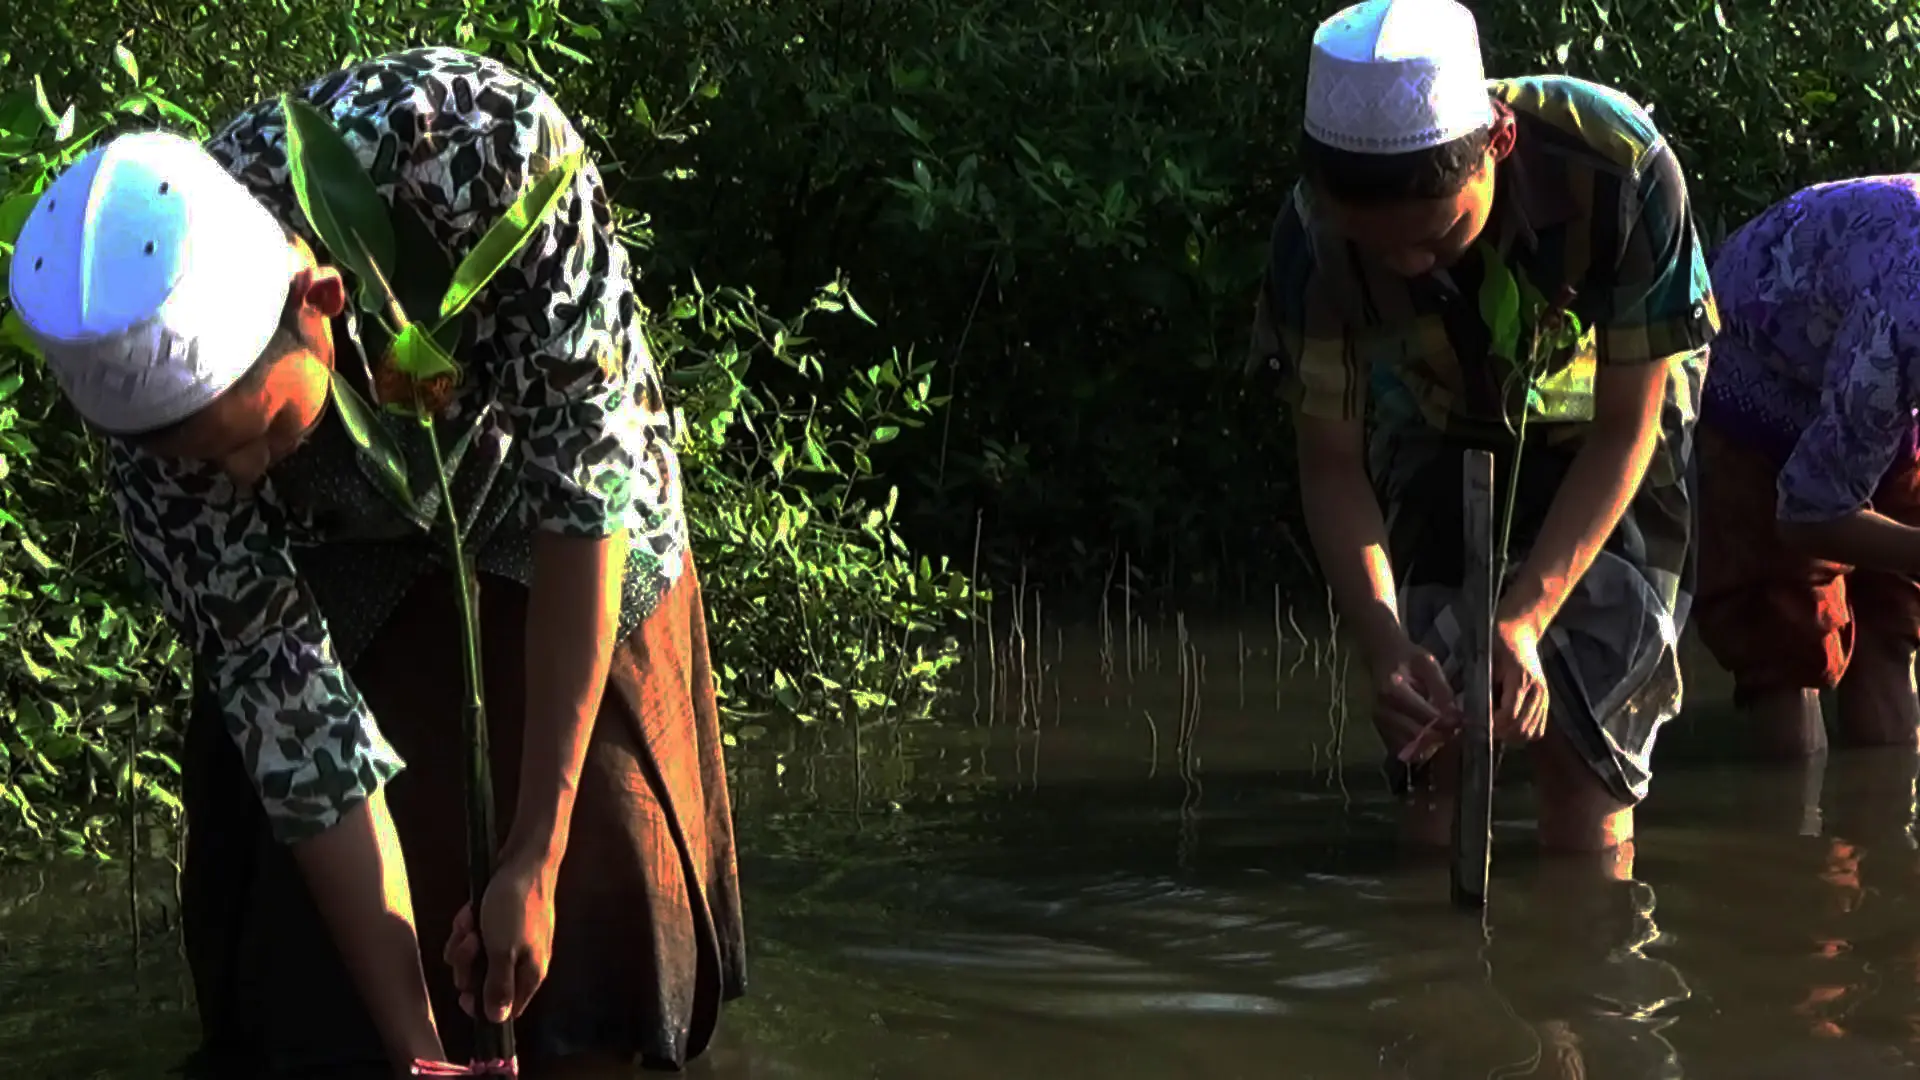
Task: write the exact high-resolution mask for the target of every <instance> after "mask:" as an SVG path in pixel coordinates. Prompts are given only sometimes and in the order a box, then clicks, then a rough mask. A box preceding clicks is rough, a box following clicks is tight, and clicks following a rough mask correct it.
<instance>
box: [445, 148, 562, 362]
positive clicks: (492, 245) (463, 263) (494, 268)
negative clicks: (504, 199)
mask: <svg viewBox="0 0 1920 1080" xmlns="http://www.w3.org/2000/svg"><path fill="white" fill-rule="evenodd" d="M579 171H580V151H579V150H575V151H573V152H572V153H569V154H567V155H566V156H564V157H562V158H561V159H560V160H559V161H558V162H555V163H554V166H553V168H551V169H548V170H547V171H546V172H545V173H544V174H542V175H541V177H540V179H538V180H536V181H534V182H533V183H532V184H530V185H528V187H527V190H525V191H523V192H521V193H520V197H519V198H518V199H516V200H514V203H513V205H512V206H509V207H507V212H506V213H505V214H502V215H501V217H500V220H498V221H496V222H494V223H493V226H492V227H491V228H489V229H488V230H487V234H486V235H485V236H482V237H481V238H480V242H479V243H477V244H475V245H474V246H473V250H472V251H469V252H467V257H466V258H464V259H462V260H460V265H459V266H457V267H455V268H454V270H453V281H452V283H451V284H449V285H448V286H447V295H446V296H445V297H444V298H443V299H442V300H441V301H440V321H441V323H442V324H443V325H444V324H445V322H446V321H447V320H448V319H451V318H453V317H454V316H455V315H458V314H460V312H461V311H462V310H464V309H465V308H466V306H467V305H468V304H469V303H472V302H473V298H474V296H476V295H477V294H478V293H479V292H480V290H481V289H484V288H486V285H487V282H489V281H491V280H493V276H494V275H495V274H497V273H499V272H500V268H501V267H503V266H505V265H507V263H508V262H509V261H510V260H512V258H513V257H514V256H515V255H517V254H519V253H520V249H521V248H523V247H525V246H526V244H527V241H528V240H529V239H531V238H532V237H533V234H534V232H535V231H536V230H538V229H539V228H540V225H541V223H542V222H544V221H545V220H546V219H547V216H548V215H549V214H551V213H553V209H554V207H555V206H557V205H559V202H560V196H561V194H562V193H564V192H565V191H566V190H567V188H568V186H569V185H571V184H572V183H573V177H574V174H575V173H577V172H579Z"/></svg>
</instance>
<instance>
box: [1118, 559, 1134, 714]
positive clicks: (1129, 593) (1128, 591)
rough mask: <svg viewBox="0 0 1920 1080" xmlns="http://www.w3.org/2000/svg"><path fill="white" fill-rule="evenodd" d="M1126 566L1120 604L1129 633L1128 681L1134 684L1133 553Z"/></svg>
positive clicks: (1122, 616) (1121, 586)
mask: <svg viewBox="0 0 1920 1080" xmlns="http://www.w3.org/2000/svg"><path fill="white" fill-rule="evenodd" d="M1126 566H1127V569H1126V575H1125V577H1124V578H1123V579H1122V580H1121V582H1120V597H1121V601H1120V602H1121V605H1122V606H1123V608H1124V609H1125V610H1124V611H1123V612H1122V613H1121V618H1122V625H1124V626H1125V627H1126V632H1127V641H1126V645H1127V681H1128V682H1132V681H1133V553H1132V552H1128V553H1127V555H1126Z"/></svg>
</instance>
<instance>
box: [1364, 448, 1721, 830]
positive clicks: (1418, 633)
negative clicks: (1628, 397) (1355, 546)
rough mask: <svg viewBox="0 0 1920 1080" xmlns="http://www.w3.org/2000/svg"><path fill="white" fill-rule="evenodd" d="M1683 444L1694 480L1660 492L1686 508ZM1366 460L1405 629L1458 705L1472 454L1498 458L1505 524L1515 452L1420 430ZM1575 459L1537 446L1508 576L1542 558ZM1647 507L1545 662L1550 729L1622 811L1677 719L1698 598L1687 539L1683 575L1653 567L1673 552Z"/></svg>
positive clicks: (1599, 561)
mask: <svg viewBox="0 0 1920 1080" xmlns="http://www.w3.org/2000/svg"><path fill="white" fill-rule="evenodd" d="M1675 434H1676V435H1677V436H1678V438H1677V439H1676V440H1675V441H1676V442H1677V443H1678V449H1680V450H1681V451H1683V453H1684V459H1683V460H1684V461H1685V462H1686V463H1687V470H1688V472H1687V475H1684V476H1682V477H1679V478H1676V479H1675V480H1674V481H1673V482H1670V483H1666V484H1662V485H1660V489H1661V491H1662V492H1663V493H1664V492H1670V491H1673V490H1678V491H1679V492H1680V493H1681V494H1682V495H1685V494H1686V493H1687V492H1689V491H1690V490H1691V489H1692V487H1693V484H1692V476H1691V468H1692V453H1691V439H1690V438H1689V437H1688V436H1689V435H1690V426H1688V427H1686V428H1683V429H1681V430H1679V431H1678V432H1676V433H1675ZM1369 449H1370V453H1369V456H1370V459H1371V460H1370V464H1371V472H1372V475H1373V478H1374V483H1375V486H1376V487H1377V488H1378V492H1379V495H1380V500H1381V504H1382V507H1383V508H1384V510H1385V512H1386V515H1387V532H1388V536H1389V540H1388V544H1389V549H1390V553H1391V556H1392V558H1393V562H1394V568H1395V575H1396V577H1398V578H1399V579H1400V605H1401V617H1402V620H1403V622H1404V624H1405V626H1406V627H1407V632H1408V635H1409V636H1410V637H1412V638H1413V639H1414V641H1415V642H1417V643H1418V644H1420V645H1421V646H1422V647H1423V648H1425V649H1427V650H1428V651H1429V652H1431V653H1433V654H1434V657H1435V658H1436V659H1437V660H1438V661H1439V662H1440V664H1441V666H1442V668H1443V669H1444V670H1445V671H1446V672H1447V675H1448V678H1449V679H1450V680H1451V681H1452V684H1453V686H1454V688H1455V690H1456V692H1458V691H1460V690H1462V689H1463V688H1464V680H1463V678H1462V660H1461V657H1460V655H1459V653H1460V648H1459V646H1460V644H1461V642H1462V639H1463V638H1464V636H1465V635H1464V632H1463V628H1462V626H1461V619H1460V617H1459V612H1458V605H1459V603H1460V600H1461V584H1462V578H1463V571H1464V568H1465V560H1464V547H1465V545H1464V541H1463V538H1462V524H1463V517H1462V510H1461V490H1462V478H1463V469H1464V464H1465V461H1464V459H1465V453H1466V451H1467V450H1469V449H1484V450H1491V451H1493V452H1494V454H1495V470H1494V472H1495V476H1494V480H1495V498H1494V502H1495V513H1496V516H1497V515H1498V513H1499V508H1500V506H1501V504H1502V503H1503V502H1504V498H1505V495H1504V492H1505V490H1506V487H1507V470H1508V469H1509V468H1510V465H1509V457H1508V454H1509V453H1510V451H1509V450H1507V449H1506V448H1504V447H1497V446H1479V447H1475V446H1470V445H1469V444H1468V443H1466V442H1465V441H1463V440H1460V439H1458V438H1453V437H1449V436H1444V435H1442V434H1440V433H1439V432H1437V431H1434V430H1433V429H1432V428H1429V427H1426V426H1424V425H1400V426H1397V427H1396V428H1395V429H1394V430H1393V432H1392V434H1391V436H1389V435H1388V434H1385V433H1384V431H1383V430H1381V431H1376V432H1375V433H1374V436H1373V438H1372V440H1371V446H1370V448H1369ZM1573 453H1574V451H1573V450H1572V449H1571V448H1569V447H1564V446H1554V445H1549V444H1548V443H1546V442H1545V441H1544V440H1542V441H1540V442H1535V441H1534V440H1533V439H1531V438H1530V439H1529V441H1528V446H1527V449H1526V453H1525V454H1524V455H1522V458H1521V479H1520V484H1519V489H1520V498H1519V500H1518V504H1517V506H1516V508H1515V512H1514V524H1513V536H1512V547H1513V553H1512V555H1511V558H1510V560H1509V572H1510V573H1511V570H1512V568H1514V567H1517V566H1519V565H1520V563H1521V562H1522V560H1523V559H1524V558H1525V555H1526V552H1527V550H1528V549H1529V548H1530V547H1531V546H1532V543H1533V538H1534V535H1535V534H1536V533H1537V532H1538V531H1539V528H1540V525H1541V522H1542V520H1543V519H1544V517H1545V515H1546V512H1547V508H1548V505H1549V504H1550V502H1551V500H1552V498H1553V495H1554V493H1555V492H1557V491H1558V490H1559V488H1560V484H1561V482H1562V481H1563V480H1564V478H1565V476H1566V471H1567V468H1568V467H1569V466H1570V465H1571V464H1572V460H1573ZM1642 501H1643V500H1642V499H1640V498H1636V499H1635V500H1634V502H1633V503H1631V504H1629V506H1628V508H1627V511H1626V514H1625V515H1624V516H1623V518H1622V519H1621V522H1620V525H1619V526H1618V527H1617V528H1616V529H1615V530H1614V532H1613V534H1612V535H1611V536H1610V537H1608V539H1607V542H1606V544H1605V546H1604V548H1603V550H1602V551H1601V552H1600V554H1599V555H1598V556H1597V557H1596V558H1595V559H1594V562H1593V565H1592V567H1591V568H1590V569H1589V570H1588V571H1587V573H1586V574H1585V575H1584V576H1582V577H1581V579H1580V581H1579V582H1578V583H1577V584H1576V585H1575V586H1574V590H1573V594H1572V595H1571V596H1570V597H1569V598H1568V599H1567V601H1566V603H1565V604H1564V605H1563V606H1562V608H1561V610H1560V614H1559V616H1558V618H1556V619H1555V620H1554V622H1553V624H1552V626H1550V627H1549V628H1548V630H1547V633H1546V637H1545V641H1544V642H1543V648H1542V655H1541V663H1542V666H1543V667H1544V668H1545V669H1546V674H1547V689H1548V694H1549V697H1550V699H1551V708H1550V711H1549V718H1548V723H1549V724H1551V725H1553V726H1555V727H1558V728H1559V729H1561V730H1563V731H1564V732H1566V734H1567V735H1568V736H1569V737H1570V738H1571V739H1572V742H1573V744H1574V746H1576V747H1577V748H1579V750H1580V752H1581V755H1582V756H1583V757H1584V758H1585V760H1586V762H1587V764H1588V765H1590V766H1591V767H1592V768H1593V770H1594V772H1595V773H1596V774H1597V775H1598V776H1599V777H1600V779H1601V781H1602V782H1603V783H1605V784H1606V786H1607V788H1608V790H1609V791H1610V792H1611V793H1612V794H1613V795H1614V797H1615V798H1617V799H1619V800H1621V801H1622V802H1626V803H1637V802H1639V801H1640V800H1641V799H1644V798H1645V797H1646V795H1647V790H1648V786H1649V784H1650V782H1651V780H1652V775H1653V748H1654V743H1655V741H1656V740H1657V739H1658V736H1659V733H1660V728H1661V727H1662V726H1663V725H1664V724H1665V723H1666V722H1667V721H1668V720H1671V719H1672V718H1673V717H1674V716H1675V715H1677V714H1678V713H1679V711H1680V704H1681V691H1682V682H1681V675H1680V659H1679V639H1680V633H1681V631H1682V629H1684V627H1685V624H1686V618H1687V611H1688V608H1689V606H1690V605H1691V603H1692V597H1693V588H1694V586H1693V577H1694V574H1693V563H1692V554H1693V548H1692V545H1691V544H1688V543H1686V542H1685V541H1686V538H1685V537H1681V538H1679V540H1680V542H1681V543H1682V544H1684V545H1685V550H1686V556H1685V557H1684V558H1683V560H1682V563H1681V570H1680V573H1678V574H1677V575H1676V574H1674V573H1671V572H1669V571H1666V570H1662V569H1659V568H1657V567H1655V566H1652V565H1649V563H1648V561H1647V552H1648V551H1649V549H1650V548H1652V549H1654V550H1660V549H1662V548H1663V547H1664V548H1665V549H1666V550H1667V551H1668V552H1669V553H1670V551H1671V547H1672V542H1673V541H1672V538H1665V539H1666V542H1665V543H1664V544H1663V543H1662V542H1661V541H1660V540H1655V541H1652V542H1650V541H1649V538H1648V537H1647V536H1646V535H1645V533H1644V531H1643V528H1642V526H1643V522H1642V521H1641V520H1640V517H1641V514H1640V513H1639V512H1640V511H1642V509H1643V508H1642V506H1641V503H1642ZM1661 509H1662V511H1663V512H1662V513H1659V514H1657V515H1654V516H1655V517H1656V518H1657V519H1658V524H1657V525H1656V527H1657V528H1658V527H1660V526H1665V525H1668V524H1669V523H1670V522H1671V520H1672V518H1673V515H1672V514H1671V513H1668V512H1664V511H1670V510H1671V507H1665V506H1663V507H1662V508H1661ZM1682 516H1683V517H1684V515H1682ZM1497 528H1498V525H1497V522H1496V530H1497ZM1668 531H1671V530H1668ZM1496 541H1497V535H1496ZM1400 768H1401V767H1400V766H1399V765H1398V763H1397V762H1396V761H1390V762H1389V771H1390V772H1398V770H1400ZM1401 782H1403V783H1404V782H1405V778H1404V777H1403V778H1402V780H1401Z"/></svg>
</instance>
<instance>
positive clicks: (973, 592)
mask: <svg viewBox="0 0 1920 1080" xmlns="http://www.w3.org/2000/svg"><path fill="white" fill-rule="evenodd" d="M986 520H987V512H986V511H985V510H975V511H974V512H973V566H972V569H970V570H969V571H968V572H967V583H968V585H969V586H970V590H969V592H968V594H967V620H968V621H969V622H971V623H973V647H974V649H975V650H976V651H977V650H978V649H979V648H980V592H979V584H980V531H981V529H982V527H983V526H984V525H985V524H986Z"/></svg>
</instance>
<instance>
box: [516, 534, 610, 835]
mask: <svg viewBox="0 0 1920 1080" xmlns="http://www.w3.org/2000/svg"><path fill="white" fill-rule="evenodd" d="M626 555H627V534H626V533H625V532H617V533H615V534H613V535H612V536H609V537H604V538H600V539H594V538H590V537H575V536H560V535H556V534H554V533H547V532H542V533H538V534H536V535H535V537H534V541H533V587H532V589H531V592H530V596H529V599H528V605H527V715H526V729H525V734H524V735H523V736H522V739H523V742H522V748H521V759H520V797H519V802H518V804H517V805H516V806H515V808H514V813H513V825H512V828H511V829H510V831H509V832H508V835H507V840H506V844H505V846H504V847H505V850H504V854H505V856H506V857H507V858H521V859H526V860H530V861H531V862H533V863H534V864H537V865H539V866H541V867H543V868H545V869H547V870H548V871H549V872H552V871H556V870H557V869H558V868H559V865H560V859H561V857H562V856H563V855H565V854H566V850H567V839H568V836H569V830H570V828H571V825H572V821H573V800H574V796H575V794H576V793H577V792H578V791H579V789H580V771H581V769H582V768H584V767H585V763H586V757H587V744H588V743H589V742H590V741H591V740H592V738H593V724H594V719H595V718H596V717H597V716H598V715H599V713H600V698H601V696H602V694H603V693H604V692H605V688H606V684H607V668H608V665H609V663H610V660H611V657H612V655H613V644H614V635H615V634H616V633H617V632H618V629H619V616H620V577H621V567H622V565H623V564H624V563H625V561H626Z"/></svg>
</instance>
